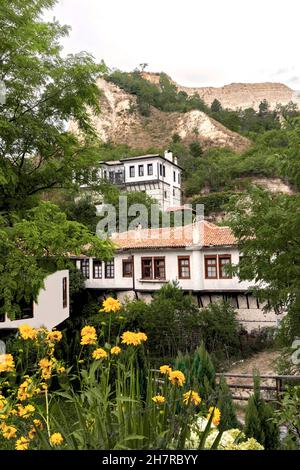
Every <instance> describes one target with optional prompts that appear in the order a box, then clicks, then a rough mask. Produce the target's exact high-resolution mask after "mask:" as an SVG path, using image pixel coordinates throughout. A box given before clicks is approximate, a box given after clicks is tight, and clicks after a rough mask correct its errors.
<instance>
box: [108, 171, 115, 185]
mask: <svg viewBox="0 0 300 470" xmlns="http://www.w3.org/2000/svg"><path fill="white" fill-rule="evenodd" d="M108 175H109V176H108V179H109V181H110V183H113V182H114V181H115V172H114V171H110V172H109V173H108Z"/></svg>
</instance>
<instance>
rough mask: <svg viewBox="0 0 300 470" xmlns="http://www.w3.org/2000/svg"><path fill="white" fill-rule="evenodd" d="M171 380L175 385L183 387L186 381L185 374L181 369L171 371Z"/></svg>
mask: <svg viewBox="0 0 300 470" xmlns="http://www.w3.org/2000/svg"><path fill="white" fill-rule="evenodd" d="M169 380H170V382H171V383H172V384H173V385H178V386H179V387H182V386H183V384H184V382H185V376H184V374H183V373H182V372H181V371H180V370H172V371H171V372H170V373H169Z"/></svg>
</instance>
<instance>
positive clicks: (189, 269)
mask: <svg viewBox="0 0 300 470" xmlns="http://www.w3.org/2000/svg"><path fill="white" fill-rule="evenodd" d="M183 260H187V261H188V264H187V265H186V266H184V267H187V268H188V271H189V275H188V276H183V275H182V268H183V266H182V265H181V261H183ZM177 263H178V279H191V257H190V256H184V255H182V256H177Z"/></svg>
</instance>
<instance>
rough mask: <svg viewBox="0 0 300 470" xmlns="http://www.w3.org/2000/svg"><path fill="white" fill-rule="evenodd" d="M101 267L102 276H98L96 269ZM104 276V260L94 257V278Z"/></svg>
mask: <svg viewBox="0 0 300 470" xmlns="http://www.w3.org/2000/svg"><path fill="white" fill-rule="evenodd" d="M95 268H97V269H98V271H99V268H100V276H99V275H97V276H96V269H95ZM102 278H103V267H102V260H101V259H97V258H96V259H93V279H102Z"/></svg>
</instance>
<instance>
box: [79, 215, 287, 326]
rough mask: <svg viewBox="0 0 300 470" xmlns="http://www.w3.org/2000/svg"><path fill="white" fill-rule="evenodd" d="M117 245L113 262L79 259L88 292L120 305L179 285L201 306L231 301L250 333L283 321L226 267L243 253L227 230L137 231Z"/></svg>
mask: <svg viewBox="0 0 300 470" xmlns="http://www.w3.org/2000/svg"><path fill="white" fill-rule="evenodd" d="M112 240H113V241H114V243H115V244H116V246H117V250H116V253H115V257H114V259H113V260H111V261H108V262H104V261H102V260H98V259H95V258H87V257H84V256H82V257H81V258H80V259H77V260H76V264H77V267H78V269H81V271H82V273H83V274H84V276H85V278H86V287H87V288H88V289H96V290H98V291H99V293H100V292H102V293H104V292H105V293H109V292H112V291H113V292H115V293H116V294H117V296H118V297H119V298H120V300H123V299H125V297H128V298H140V299H145V300H146V301H150V300H151V297H152V294H153V292H154V291H156V290H157V289H159V288H160V287H161V286H162V285H164V284H165V283H167V282H169V281H177V282H178V284H179V286H180V287H181V288H182V289H184V291H186V292H189V293H191V294H192V295H193V297H194V299H195V301H196V302H197V303H198V305H199V307H205V306H207V305H208V304H209V303H211V302H213V301H217V300H221V299H226V300H229V301H230V302H231V303H232V305H233V307H234V308H235V309H236V310H237V312H238V318H239V320H240V321H241V322H242V324H244V326H245V327H246V328H247V329H248V330H251V329H254V328H257V327H261V326H276V325H277V323H278V320H279V316H278V315H275V313H274V312H268V313H265V312H264V311H263V305H261V304H260V303H259V302H258V300H257V299H256V298H255V297H254V296H253V295H252V294H251V288H252V287H253V283H251V282H245V281H243V282H241V281H240V280H239V278H238V277H237V276H231V274H230V273H229V272H228V269H226V265H228V264H233V265H234V264H238V262H239V251H238V248H237V245H236V239H235V238H234V236H233V234H232V232H231V230H230V228H229V227H219V226H216V225H214V224H211V223H209V222H207V221H201V222H195V223H194V224H192V225H187V226H185V227H176V228H163V229H137V230H132V231H129V232H124V233H118V234H115V235H114V236H113V237H112Z"/></svg>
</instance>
